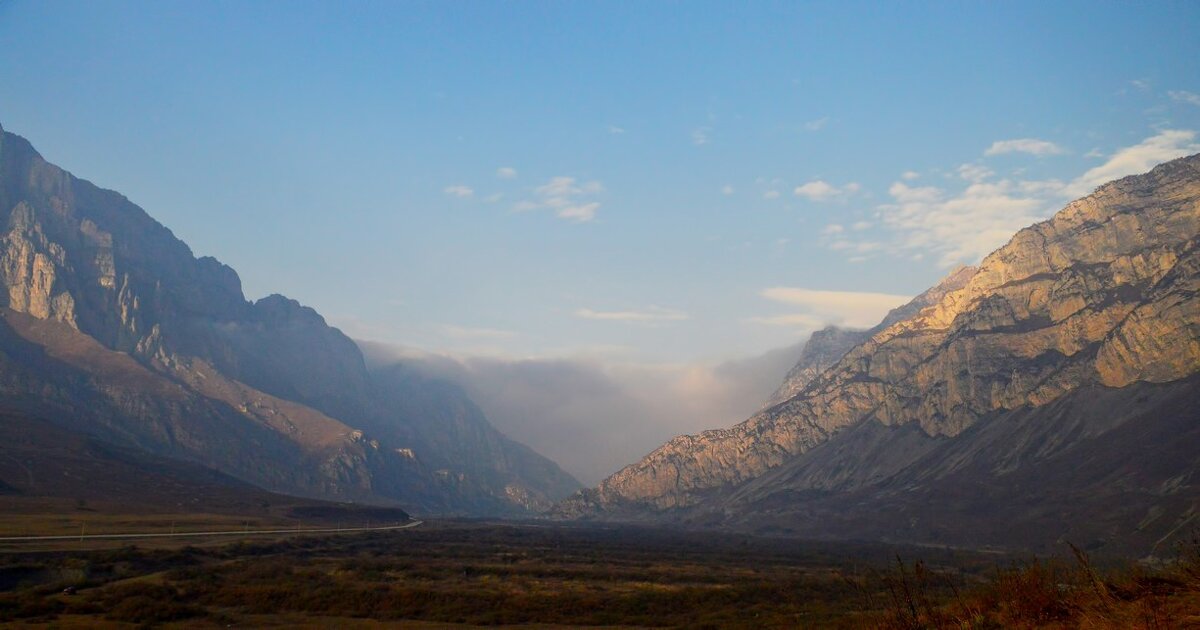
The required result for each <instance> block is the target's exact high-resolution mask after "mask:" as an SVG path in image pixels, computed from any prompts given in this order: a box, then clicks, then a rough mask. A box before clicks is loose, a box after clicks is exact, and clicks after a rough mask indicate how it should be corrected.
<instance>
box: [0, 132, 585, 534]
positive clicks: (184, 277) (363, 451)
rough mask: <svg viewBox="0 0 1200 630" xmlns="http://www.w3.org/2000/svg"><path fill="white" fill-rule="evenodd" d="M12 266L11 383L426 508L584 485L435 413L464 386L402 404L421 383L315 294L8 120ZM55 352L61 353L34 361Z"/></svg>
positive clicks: (32, 400)
mask: <svg viewBox="0 0 1200 630" xmlns="http://www.w3.org/2000/svg"><path fill="white" fill-rule="evenodd" d="M0 276H2V280H3V282H4V288H5V290H4V291H0V307H3V308H4V309H7V312H8V313H11V314H14V315H15V316H16V317H12V318H8V320H7V321H8V326H7V334H5V335H3V337H4V339H6V340H7V342H8V344H7V345H4V344H0V393H4V394H6V395H7V396H9V397H10V398H12V399H16V398H19V399H21V400H22V401H24V404H26V405H27V406H29V407H30V408H31V409H33V410H34V411H36V410H38V409H54V410H57V411H56V413H55V415H56V416H57V417H60V418H63V421H64V422H69V423H71V426H72V427H74V428H77V429H80V430H85V431H90V432H93V433H97V434H103V436H104V437H106V438H107V439H110V440H115V441H122V440H124V441H127V442H130V443H133V444H135V445H137V446H139V447H140V448H146V449H149V450H152V451H154V452H157V453H159V454H163V455H168V456H172V457H181V458H185V459H191V460H193V461H199V462H202V463H204V464H206V465H211V466H215V467H218V468H220V469H222V470H224V471H226V472H229V473H231V474H234V475H236V476H239V477H241V478H243V479H246V480H248V481H251V482H253V483H256V484H259V485H262V486H265V487H269V488H271V489H274V490H279V491H283V492H289V493H293V494H303V495H307V496H318V497H326V498H353V499H356V500H392V501H401V502H404V503H405V504H406V505H409V506H412V507H414V508H417V509H421V510H423V511H430V510H436V511H440V512H454V513H475V514H479V513H493V514H494V513H497V512H513V511H520V510H522V509H525V508H532V507H534V506H535V505H538V506H540V505H543V504H545V503H548V502H550V501H552V500H554V499H558V498H561V497H562V496H564V495H565V494H567V493H569V492H570V491H572V490H574V489H575V488H577V487H578V484H577V483H576V482H575V481H574V480H573V479H572V478H571V477H570V476H569V475H567V474H566V473H565V472H563V471H562V470H560V469H559V468H558V467H557V466H556V465H555V464H554V463H553V462H550V461H549V460H546V459H545V458H543V457H541V456H540V455H538V454H536V453H534V452H532V451H530V450H529V449H524V448H521V447H520V445H517V444H515V443H513V442H512V441H511V440H508V439H507V438H505V437H504V436H503V435H501V434H500V433H499V432H497V431H496V430H495V429H494V428H493V427H491V425H490V424H488V422H487V420H486V419H485V418H483V416H482V414H478V413H477V414H474V415H470V414H468V415H465V416H464V419H463V420H462V421H459V422H446V423H442V424H437V423H434V422H429V421H428V420H427V418H426V417H425V415H436V412H437V410H438V409H440V408H441V407H446V408H452V409H458V408H460V407H461V406H463V405H464V404H465V405H469V404H470V403H469V401H466V402H465V403H464V402H463V400H465V396H462V395H461V393H455V392H448V391H441V390H439V391H440V397H435V398H433V399H429V397H426V398H427V399H426V406H425V408H423V409H421V410H419V411H420V413H421V414H424V415H414V414H417V413H418V411H414V410H412V409H408V410H404V409H402V408H401V406H400V405H397V404H396V401H397V398H398V397H400V396H402V395H409V394H414V392H412V391H405V392H402V393H400V394H397V393H396V392H394V391H393V390H394V389H395V388H394V387H393V384H392V383H387V382H384V383H381V382H378V381H377V379H376V378H375V377H374V375H372V374H371V373H370V372H368V371H367V368H366V364H365V362H364V360H363V357H362V354H361V352H360V351H359V349H358V347H357V346H356V345H355V344H354V342H353V341H352V340H350V339H349V338H348V337H346V336H345V335H343V334H342V333H341V331H339V330H337V329H336V328H333V327H330V326H329V325H327V324H326V322H325V320H324V319H323V318H322V317H321V316H320V314H318V313H317V312H316V311H314V310H313V309H311V308H307V307H304V306H302V305H300V304H299V303H297V302H296V301H294V300H289V299H287V298H285V297H283V296H279V295H272V296H269V297H266V298H263V299H261V300H258V301H257V302H254V303H251V302H249V301H247V300H246V299H245V297H244V296H243V294H242V288H241V281H240V279H239V278H238V275H237V273H236V272H234V270H233V269H231V268H229V267H228V266H225V265H223V264H221V263H220V262H218V261H217V260H215V259H213V258H208V257H201V258H197V257H195V256H194V255H193V254H192V252H191V250H190V249H189V248H188V247H187V245H186V244H184V243H183V242H182V241H180V240H179V239H177V238H175V236H174V235H173V234H172V233H171V232H170V230H168V229H166V228H165V227H163V226H162V225H161V224H159V223H158V222H157V221H155V220H154V219H152V218H151V217H150V216H149V215H148V214H146V212H145V211H143V210H142V209H141V208H139V207H138V206H136V205H134V204H133V203H131V202H130V201H129V200H128V199H126V198H124V197H123V196H121V195H119V194H117V193H115V192H112V191H108V190H102V189H100V188H97V187H96V186H93V185H92V184H90V183H88V182H86V181H83V180H79V179H76V178H74V177H72V176H71V175H70V174H69V173H67V172H65V171H63V170H61V169H59V168H58V167H56V166H54V165H52V164H49V163H48V162H46V161H45V160H44V159H42V157H41V156H40V155H38V153H37V152H36V151H35V150H34V149H33V147H32V146H31V145H30V144H29V143H28V142H27V141H26V140H25V139H23V138H21V137H19V136H15V135H13V134H10V133H5V132H3V130H2V129H0ZM26 317H27V318H31V320H27V319H23V318H26ZM38 322H53V323H55V324H57V325H61V326H60V327H58V328H54V327H47V326H42V325H40V324H38ZM0 328H4V326H0ZM48 330H55V331H57V332H55V333H53V334H51V333H49V332H47V331H48ZM0 332H4V331H0ZM89 344H94V347H93V346H92V345H89ZM39 353H41V354H42V355H47V356H48V357H49V358H46V359H45V361H49V363H46V364H45V366H43V368H37V369H29V368H31V366H33V364H35V363H38V362H39V361H43V358H39V356H38V355H39ZM59 355H62V356H59ZM85 359H86V360H85ZM55 361H57V363H55ZM72 361H75V363H72ZM43 362H44V361H43ZM47 366H48V367H47ZM132 366H136V369H135V367H132ZM460 398H461V399H463V400H460ZM64 410H65V411H64ZM58 411H62V412H63V413H61V414H59V413H58ZM363 429H369V430H368V431H366V432H365V433H364V431H363ZM405 453H407V455H406V454H405ZM444 471H448V472H447V474H443V472H444ZM535 473H536V474H535ZM447 479H453V480H454V481H453V483H450V482H447V481H446V480H447Z"/></svg>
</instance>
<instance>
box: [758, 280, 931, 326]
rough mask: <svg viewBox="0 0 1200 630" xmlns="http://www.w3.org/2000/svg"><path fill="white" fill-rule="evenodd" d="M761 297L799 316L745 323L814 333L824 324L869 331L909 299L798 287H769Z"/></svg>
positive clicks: (785, 315)
mask: <svg viewBox="0 0 1200 630" xmlns="http://www.w3.org/2000/svg"><path fill="white" fill-rule="evenodd" d="M762 296H763V297H765V298H767V299H768V300H771V301H773V302H779V303H781V304H787V305H789V306H793V307H798V308H799V309H800V312H796V313H786V314H782V315H771V316H765V317H754V318H751V319H749V320H747V321H749V322H751V323H756V324H767V325H771V326H789V327H794V328H806V329H810V330H811V329H815V328H820V327H821V326H824V325H827V324H838V325H841V326H850V327H853V328H869V327H871V326H874V325H875V324H878V323H879V322H880V321H881V320H882V319H883V316H884V315H886V314H887V312H888V311H890V310H891V309H893V308H896V307H897V306H900V305H902V304H905V303H907V302H908V301H909V300H911V299H912V298H911V297H909V296H904V295H893V294H890V293H871V292H860V291H821V290H815V289H803V288H798V287H771V288H768V289H764V290H763V291H762Z"/></svg>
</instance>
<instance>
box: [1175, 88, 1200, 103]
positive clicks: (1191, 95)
mask: <svg viewBox="0 0 1200 630" xmlns="http://www.w3.org/2000/svg"><path fill="white" fill-rule="evenodd" d="M1167 96H1170V97H1171V100H1173V101H1175V102H1177V103H1187V104H1188V105H1196V106H1198V107H1200V94H1196V93H1195V92H1188V91H1187V90H1171V91H1170V92H1167Z"/></svg>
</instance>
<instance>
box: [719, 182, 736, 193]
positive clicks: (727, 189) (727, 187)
mask: <svg viewBox="0 0 1200 630" xmlns="http://www.w3.org/2000/svg"><path fill="white" fill-rule="evenodd" d="M721 194H722V195H732V194H733V186H730V185H729V184H725V185H724V186H722V187H721Z"/></svg>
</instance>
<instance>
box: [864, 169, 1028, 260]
mask: <svg viewBox="0 0 1200 630" xmlns="http://www.w3.org/2000/svg"><path fill="white" fill-rule="evenodd" d="M889 191H890V192H891V194H892V197H893V198H894V199H895V201H896V203H893V204H884V205H882V206H880V207H879V210H880V216H881V219H882V221H883V225H884V227H887V228H888V229H890V230H892V231H893V232H894V234H895V239H896V246H897V247H898V248H900V249H907V250H919V251H931V252H934V253H937V254H940V255H941V259H940V261H939V263H940V264H941V265H943V266H950V265H953V264H955V263H964V262H965V263H972V262H976V261H978V260H979V259H981V258H983V256H985V255H987V254H989V253H991V251H992V250H994V249H995V248H996V247H999V246H1000V245H1003V244H1004V243H1005V242H1007V240H1008V239H1009V238H1011V237H1012V235H1013V233H1015V232H1016V231H1017V230H1019V229H1021V228H1023V227H1025V226H1028V225H1029V224H1031V223H1034V222H1035V221H1037V220H1039V219H1041V218H1043V217H1044V216H1045V214H1046V211H1047V207H1048V204H1047V202H1046V201H1045V200H1043V199H1039V198H1036V197H1032V196H1022V195H1021V194H1020V191H1019V190H1017V187H1016V186H1015V185H1014V184H1012V183H1011V182H1008V181H1004V182H999V183H986V182H973V183H971V184H970V185H968V186H967V188H966V190H964V191H963V192H961V193H959V194H957V195H952V196H951V195H946V193H945V192H944V191H942V190H939V189H937V188H932V187H928V188H909V187H908V186H905V185H904V184H902V183H900V182H896V183H894V184H892V187H891V188H890V189H889Z"/></svg>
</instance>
